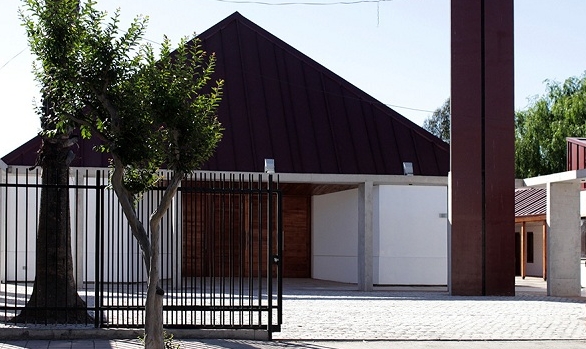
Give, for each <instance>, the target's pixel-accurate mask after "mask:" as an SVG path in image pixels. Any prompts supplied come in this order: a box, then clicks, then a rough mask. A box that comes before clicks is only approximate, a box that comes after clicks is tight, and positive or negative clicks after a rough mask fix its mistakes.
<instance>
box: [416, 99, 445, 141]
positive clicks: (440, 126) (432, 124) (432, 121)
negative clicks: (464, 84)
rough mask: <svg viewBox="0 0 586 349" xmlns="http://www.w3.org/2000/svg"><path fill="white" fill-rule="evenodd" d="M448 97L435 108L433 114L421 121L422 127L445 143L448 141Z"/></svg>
mask: <svg viewBox="0 0 586 349" xmlns="http://www.w3.org/2000/svg"><path fill="white" fill-rule="evenodd" d="M450 118H451V111H450V99H449V98H448V99H446V101H445V102H444V104H443V105H442V106H441V107H439V108H437V109H436V110H435V111H434V112H433V114H432V115H431V116H430V117H428V118H427V119H425V121H423V128H424V129H426V130H428V131H429V132H431V134H433V135H435V136H437V137H438V138H440V139H441V140H443V141H444V142H446V143H450Z"/></svg>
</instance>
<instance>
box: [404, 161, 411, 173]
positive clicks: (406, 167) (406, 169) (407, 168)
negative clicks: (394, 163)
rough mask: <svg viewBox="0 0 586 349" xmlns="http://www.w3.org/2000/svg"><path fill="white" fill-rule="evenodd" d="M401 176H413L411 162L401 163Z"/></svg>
mask: <svg viewBox="0 0 586 349" xmlns="http://www.w3.org/2000/svg"><path fill="white" fill-rule="evenodd" d="M403 174H404V175H405V176H413V163H412V162H404V163H403Z"/></svg>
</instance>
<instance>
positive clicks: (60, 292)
mask: <svg viewBox="0 0 586 349" xmlns="http://www.w3.org/2000/svg"><path fill="white" fill-rule="evenodd" d="M68 141H69V139H68V137H67V138H64V139H62V140H47V139H45V140H44V141H43V145H42V146H41V154H40V156H41V165H42V168H43V174H42V184H43V185H44V187H43V188H42V189H41V203H40V212H39V224H38V231H37V240H36V263H35V266H36V275H35V282H34V286H33V292H32V295H31V297H30V299H29V300H28V302H27V303H26V306H25V308H24V309H23V310H22V311H21V312H20V314H19V315H18V316H16V317H14V318H13V319H12V321H13V322H16V323H47V324H50V323H58V324H80V323H91V322H93V319H92V317H91V316H90V315H89V314H88V313H87V311H86V303H85V302H84V301H83V300H82V299H81V297H79V295H78V293H77V285H76V280H75V278H74V276H73V275H74V273H73V259H72V255H71V225H70V213H69V210H70V206H69V190H68V189H67V187H66V186H67V185H68V182H69V162H70V159H68V156H69V155H70V150H69V146H68V144H69V143H68ZM47 185H48V186H47Z"/></svg>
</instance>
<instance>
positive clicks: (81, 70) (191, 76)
mask: <svg viewBox="0 0 586 349" xmlns="http://www.w3.org/2000/svg"><path fill="white" fill-rule="evenodd" d="M23 2H24V4H25V6H24V10H22V11H21V18H22V19H23V21H24V26H25V28H26V30H27V34H28V38H29V44H30V47H31V50H32V52H33V53H34V54H35V55H36V57H37V61H36V64H35V74H36V79H37V81H38V82H39V83H40V86H41V88H42V94H43V96H44V97H45V98H47V99H48V100H50V101H51V103H52V104H51V106H52V108H53V109H54V113H51V116H50V118H51V119H50V120H45V121H44V122H45V123H46V127H44V129H46V130H47V131H46V132H47V133H51V132H58V131H62V130H66V129H70V128H71V127H73V126H76V127H78V128H79V129H80V132H81V135H82V137H84V138H89V137H98V138H100V139H101V140H102V141H103V143H104V144H103V145H102V146H100V147H98V149H97V150H99V151H104V152H110V153H111V154H113V156H115V157H116V158H118V159H120V160H121V166H123V167H124V174H125V179H124V183H125V187H126V189H127V190H128V191H129V192H131V193H133V194H139V193H140V192H141V191H143V190H145V189H146V188H148V187H149V186H150V185H152V184H153V180H154V179H156V178H157V177H156V176H155V175H154V173H155V172H156V170H158V169H159V168H160V167H161V166H163V165H164V166H166V167H167V168H168V169H170V170H174V171H178V172H181V173H187V172H190V171H192V170H194V169H196V168H197V167H198V166H200V165H201V163H202V162H203V161H205V160H206V159H208V158H209V157H210V156H211V155H212V153H213V151H214V149H215V148H216V146H217V144H218V142H219V141H220V139H221V131H222V128H221V125H220V123H219V122H218V120H217V117H216V110H217V108H218V105H219V103H220V100H221V95H222V93H221V88H222V81H217V82H215V83H211V75H212V73H213V71H214V67H215V56H214V55H207V54H206V52H204V51H203V50H202V49H201V46H200V44H199V41H198V40H197V39H192V40H188V39H187V38H185V39H183V40H181V42H179V44H178V46H177V48H176V49H175V50H172V48H171V43H170V41H169V40H168V39H167V38H165V39H164V41H163V43H162V45H161V48H160V50H158V51H159V52H158V54H156V53H155V50H154V48H153V47H152V45H150V44H144V43H143V40H142V38H143V35H144V31H145V29H146V24H147V18H144V17H137V18H136V19H135V20H134V21H133V22H132V23H131V24H130V27H129V28H128V29H127V30H125V31H122V30H120V29H119V27H118V26H119V16H120V15H119V12H118V11H116V12H115V13H114V14H113V15H112V16H111V18H109V19H107V14H106V13H105V12H103V11H98V10H97V9H95V4H96V2H95V1H93V0H87V1H83V2H82V1H79V0H58V1H56V0H54V1H50V0H24V1H23ZM42 108H43V106H39V110H40V111H42ZM39 114H42V113H41V112H39ZM45 114H46V113H45Z"/></svg>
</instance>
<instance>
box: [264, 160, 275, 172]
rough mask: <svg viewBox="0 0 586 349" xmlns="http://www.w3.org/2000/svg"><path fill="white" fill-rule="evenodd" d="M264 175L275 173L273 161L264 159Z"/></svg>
mask: <svg viewBox="0 0 586 349" xmlns="http://www.w3.org/2000/svg"><path fill="white" fill-rule="evenodd" d="M265 173H269V174H272V173H275V159H265Z"/></svg>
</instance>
